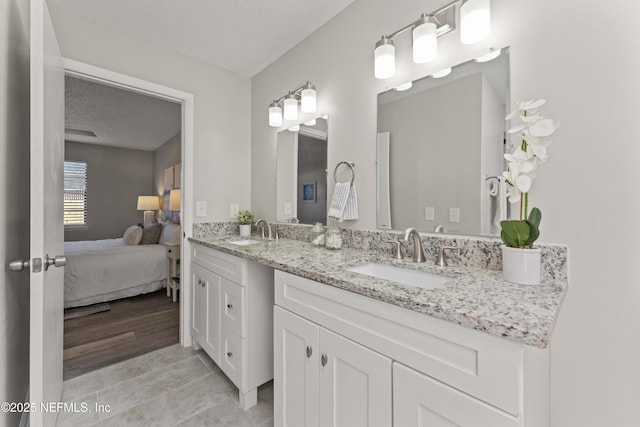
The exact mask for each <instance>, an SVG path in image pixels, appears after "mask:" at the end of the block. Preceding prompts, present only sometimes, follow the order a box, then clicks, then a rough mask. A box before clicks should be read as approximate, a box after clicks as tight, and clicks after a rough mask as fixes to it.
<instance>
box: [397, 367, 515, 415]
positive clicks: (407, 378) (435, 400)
mask: <svg viewBox="0 0 640 427" xmlns="http://www.w3.org/2000/svg"><path fill="white" fill-rule="evenodd" d="M518 425H519V424H518V421H517V419H515V418H514V417H513V416H511V415H509V414H507V413H505V412H502V411H500V410H499V409H496V408H495V407H493V406H490V405H487V404H486V403H484V402H481V401H479V400H477V399H475V398H473V397H471V396H469V395H467V394H465V393H462V392H460V391H458V390H456V389H453V388H451V387H448V386H447V385H445V384H443V383H441V382H439V381H436V380H434V379H433V378H431V377H428V376H426V375H424V374H422V373H420V372H417V371H415V370H413V369H411V368H408V367H406V366H404V365H402V364H400V363H398V362H394V363H393V426H394V427H454V426H456V427H459V426H463V427H464V426H470V427H471V426H491V427H516V426H518Z"/></svg>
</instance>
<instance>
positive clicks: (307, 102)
mask: <svg viewBox="0 0 640 427" xmlns="http://www.w3.org/2000/svg"><path fill="white" fill-rule="evenodd" d="M316 93H317V92H316V87H315V86H314V85H312V84H311V82H309V81H308V82H306V83H305V84H303V85H302V86H300V87H298V88H296V89H295V90H292V91H291V92H287V94H286V95H283V96H281V97H280V98H278V99H274V100H273V102H272V103H271V104H270V105H269V126H273V127H279V126H282V109H281V108H280V105H279V104H280V103H283V106H284V119H285V120H296V119H297V111H298V107H300V108H301V111H302V112H303V113H315V112H316ZM294 99H295V103H296V105H295V108H296V118H292V117H293V100H294ZM298 99H300V100H301V101H302V102H298ZM287 100H288V102H287ZM287 104H288V105H287ZM278 116H279V117H280V118H279V119H278Z"/></svg>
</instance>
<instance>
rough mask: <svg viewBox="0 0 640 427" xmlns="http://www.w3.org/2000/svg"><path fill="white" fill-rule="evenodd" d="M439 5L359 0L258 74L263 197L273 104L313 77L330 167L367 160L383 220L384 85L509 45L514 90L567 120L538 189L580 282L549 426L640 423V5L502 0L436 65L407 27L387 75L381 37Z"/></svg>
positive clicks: (574, 284)
mask: <svg viewBox="0 0 640 427" xmlns="http://www.w3.org/2000/svg"><path fill="white" fill-rule="evenodd" d="M442 3H443V2H441V1H436V0H405V1H403V2H388V1H383V0H356V1H355V2H354V3H353V4H352V5H351V6H350V7H349V8H347V9H346V10H345V11H344V12H343V13H341V14H340V15H338V16H336V17H335V18H334V19H333V20H332V21H330V22H329V23H327V24H326V25H325V26H323V27H322V28H320V29H319V30H318V31H316V32H315V33H314V34H312V35H311V36H309V37H308V38H307V39H306V40H305V41H303V42H302V43H301V44H299V45H298V46H296V47H295V48H293V49H291V50H290V51H289V52H288V53H286V54H285V55H283V56H282V57H281V58H280V59H279V60H278V61H276V62H275V63H274V64H272V65H271V66H270V67H268V68H267V69H265V70H264V71H263V72H261V73H260V74H258V75H257V76H255V77H254V78H253V80H252V104H251V108H252V126H251V129H252V136H251V138H252V150H251V156H252V159H253V162H252V164H253V173H252V176H251V189H252V207H253V209H254V210H255V211H256V212H257V213H258V214H259V216H262V217H266V218H274V217H275V153H276V150H275V145H276V131H277V130H276V129H273V128H270V127H269V126H268V123H267V108H268V106H269V103H270V102H271V101H272V100H273V99H274V98H277V97H279V96H282V95H283V94H285V93H286V92H287V91H288V90H291V89H294V88H296V87H298V86H299V85H300V84H302V83H304V82H305V81H306V80H310V81H311V82H313V83H314V84H315V85H316V86H317V89H318V105H319V109H320V111H322V112H326V113H328V114H329V116H330V120H331V127H330V129H329V170H332V168H333V167H334V166H335V164H336V163H337V162H338V161H340V160H355V161H356V170H357V174H358V182H359V183H361V185H358V196H359V205H360V218H361V219H360V220H359V221H357V222H356V223H355V224H354V225H353V226H354V227H357V228H360V229H373V228H375V212H376V209H375V186H374V185H373V183H374V182H375V165H374V161H375V155H376V153H375V141H376V134H375V133H376V94H377V93H378V92H380V91H382V90H384V89H386V88H388V87H391V86H395V85H397V84H399V83H401V82H404V81H408V80H414V79H415V78H417V77H419V76H422V75H424V74H426V73H428V72H430V71H434V70H438V69H441V68H443V67H444V66H445V65H451V64H455V63H459V62H462V61H463V60H466V59H468V58H470V57H472V56H475V55H477V54H478V53H480V52H484V51H486V50H488V48H489V47H490V46H497V47H501V46H506V45H510V46H511V47H512V49H511V82H512V86H511V94H512V100H513V101H516V100H526V99H531V98H541V97H543V98H546V99H547V101H548V103H547V105H546V106H545V109H544V111H545V112H546V113H547V114H548V115H550V116H552V117H554V118H557V119H560V120H561V121H562V127H561V128H560V130H559V131H558V132H557V133H556V134H555V136H554V142H553V144H552V146H551V147H550V156H551V157H550V160H549V161H548V163H547V164H545V165H543V167H541V169H540V172H539V174H538V178H537V180H536V182H535V183H534V187H533V190H532V192H531V201H532V203H533V204H534V205H536V206H538V207H540V208H541V210H542V213H543V220H542V237H541V241H543V242H553V243H562V244H566V245H568V246H569V274H570V289H569V292H568V295H567V297H566V300H565V301H564V305H563V307H562V310H561V313H560V316H559V319H558V321H557V325H556V328H555V329H556V330H555V334H554V336H553V338H552V340H551V417H552V418H551V420H552V425H553V426H556V427H564V426H577V425H579V426H598V427H599V426H605V425H606V426H632V425H637V423H638V420H639V419H640V405H638V402H640V363H638V360H640V332H639V331H640V280H639V279H640V273H639V272H638V269H637V263H638V260H639V259H640V246H639V245H638V244H637V235H638V231H637V228H636V225H635V224H636V222H637V221H636V220H637V217H638V214H640V198H638V197H637V192H638V190H639V189H640V184H638V183H639V182H640V167H638V165H637V159H638V158H639V157H640V141H638V139H639V138H638V136H637V129H636V127H637V126H636V123H637V121H638V118H637V115H638V113H639V112H640V96H638V94H640V78H638V76H640V61H638V59H637V54H638V52H640V26H638V25H637V23H636V22H635V21H636V19H637V16H638V15H639V14H640V3H638V2H628V1H623V0H612V1H604V0H599V1H595V0H593V1H589V2H586V3H585V2H584V1H579V0H564V1H562V2H558V1H553V0H536V1H534V0H521V1H513V0H493V1H492V18H493V22H492V27H493V31H492V35H491V37H490V39H489V40H488V41H485V42H482V43H481V44H480V45H475V46H463V45H461V44H460V43H459V42H458V39H457V33H454V34H451V35H448V36H445V37H443V38H442V39H441V43H440V57H439V59H438V60H437V61H436V63H434V64H426V65H421V66H418V65H414V64H411V59H410V57H411V55H410V51H409V49H410V40H409V39H408V38H399V39H398V40H397V42H396V49H397V56H398V63H397V68H398V73H397V76H396V78H394V79H392V80H390V81H377V80H376V79H375V78H374V77H373V49H374V45H375V43H376V41H377V40H378V39H379V38H380V35H381V34H383V33H390V32H392V31H395V30H396V29H398V28H400V27H402V26H404V25H406V24H408V23H409V22H411V21H413V20H415V19H417V18H418V17H419V16H420V13H422V12H429V11H430V10H433V9H436V8H437V7H439V6H441V5H442ZM594 28H598V29H599V30H594ZM365 183H371V184H369V185H365ZM331 184H332V183H331V182H330V183H329V185H330V189H329V194H331V190H332V187H331Z"/></svg>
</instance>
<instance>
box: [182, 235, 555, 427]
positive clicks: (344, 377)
mask: <svg viewBox="0 0 640 427" xmlns="http://www.w3.org/2000/svg"><path fill="white" fill-rule="evenodd" d="M235 239H237V237H236V238H235ZM229 240H233V238H230V239H229V238H226V239H215V238H211V239H208V238H205V239H192V241H193V242H195V243H198V244H195V245H193V247H194V256H193V263H194V265H193V269H194V277H193V279H194V281H195V282H194V283H195V284H194V285H193V286H195V287H196V288H197V287H198V280H202V278H201V276H202V275H204V272H203V270H202V269H201V267H202V261H199V259H200V260H201V259H202V258H203V256H204V255H203V254H208V255H207V256H209V257H214V258H215V259H225V260H226V261H225V263H226V267H225V268H226V269H227V270H229V271H232V270H233V269H234V268H236V267H232V266H234V265H245V266H246V269H247V271H250V270H251V269H252V268H255V269H257V270H258V271H262V273H261V274H258V275H257V277H259V279H258V281H260V282H261V283H260V284H259V283H258V281H253V280H251V278H250V277H251V273H248V276H245V277H248V280H247V281H246V282H245V283H247V285H246V286H248V287H251V286H254V288H247V289H246V290H245V295H252V293H251V292H252V291H253V290H255V289H256V288H260V289H261V290H260V292H263V293H265V294H266V295H267V297H265V301H266V302H265V303H264V304H262V303H261V308H259V310H260V311H262V310H266V308H265V307H267V305H268V306H269V308H270V309H271V310H272V312H273V323H272V324H271V323H269V325H268V326H269V328H273V329H272V330H271V332H272V335H270V336H271V337H273V354H274V359H269V360H270V361H273V363H274V365H273V366H274V371H273V374H274V377H275V380H274V393H275V395H274V420H275V425H277V426H303V425H304V426H318V425H327V424H330V425H334V424H336V423H337V424H338V425H354V426H355V425H368V426H391V425H393V426H418V425H423V426H427V425H428V426H440V425H443V426H444V425H491V426H545V425H548V424H549V349H548V340H549V337H550V334H551V330H552V326H553V322H554V320H555V316H556V314H557V311H558V308H559V305H560V302H561V300H562V297H563V296H564V293H565V292H566V278H564V277H559V278H557V279H556V278H553V279H550V278H547V279H546V280H544V281H543V283H542V284H541V285H540V286H536V287H524V286H519V285H513V284H509V283H506V282H504V281H503V280H502V278H501V274H500V272H499V271H490V270H480V269H475V268H469V267H456V266H453V267H448V268H444V269H443V268H438V267H435V266H434V265H433V264H432V263H431V262H427V263H413V262H411V261H410V260H395V259H393V258H392V257H390V256H389V255H387V254H382V253H378V252H371V251H362V250H354V249H343V250H341V251H329V250H326V249H324V248H315V247H313V246H311V245H309V244H308V243H307V242H302V241H295V240H287V239H281V240H280V241H278V242H275V241H271V242H258V243H255V244H251V245H246V246H238V245H236V244H233V243H231V242H230V241H229ZM205 251H206V252H205ZM215 262H218V263H220V261H215ZM367 263H378V264H384V265H389V266H393V267H397V268H403V269H407V270H412V271H414V272H424V273H430V274H435V275H438V276H441V277H443V278H445V279H446V283H445V284H444V285H442V286H441V287H439V288H435V289H424V288H418V287H415V286H411V285H405V284H402V283H398V282H394V281H390V280H386V279H382V278H377V277H372V276H369V275H365V274H360V273H357V272H356V271H352V267H354V266H359V265H363V264H367ZM250 266H253V267H250ZM264 268H267V269H268V270H271V269H273V274H272V275H269V272H268V271H267V270H262V269H264ZM216 269H217V270H215V269H214V270H211V269H209V272H210V273H215V274H218V275H220V276H222V277H221V279H218V280H219V282H220V283H226V281H225V280H223V278H224V279H226V280H229V281H233V280H234V279H233V278H231V279H229V277H231V275H232V273H224V274H223V272H222V270H221V269H220V267H216ZM240 269H242V267H240ZM216 271H217V273H216ZM211 277H213V276H211ZM274 279H275V280H274ZM209 280H214V281H215V280H216V279H209ZM238 280H240V282H241V281H242V280H241V279H238ZM269 280H272V281H273V282H270V281H269ZM236 283H238V282H236ZM221 286H224V285H221ZM201 287H202V286H201ZM205 287H206V286H205ZM262 288H270V291H271V292H272V291H273V290H274V289H275V296H274V295H273V294H269V293H268V292H267V291H266V289H262ZM221 289H222V288H221ZM214 293H215V291H214ZM195 295H196V293H194V301H193V303H194V313H198V312H199V313H202V311H203V308H202V307H200V308H198V307H196V305H197V304H201V305H204V303H203V302H202V301H201V299H202V298H198V297H197V296H195ZM220 295H222V292H221V293H220ZM269 298H271V299H269ZM249 300H251V298H249ZM274 303H275V307H274V306H273V304H274ZM213 305H214V307H216V306H217V307H221V308H220V310H225V306H224V304H222V305H220V304H218V305H216V304H213ZM209 315H211V314H209ZM213 316H220V318H223V315H222V313H221V314H220V315H218V314H215V313H214V314H213ZM197 317H198V315H197V314H194V323H195V321H196V318H197ZM264 319H266V317H265V318H264ZM264 321H265V322H266V320H264ZM224 324H225V322H224V321H222V327H224ZM262 326H264V325H262ZM194 329H197V328H194ZM202 333H203V332H202V331H197V332H194V337H195V338H196V341H197V342H198V343H200V345H202V346H203V348H205V350H207V346H208V344H207V343H206V340H204V339H202V338H200V337H201V336H205V337H206V336H207V334H206V333H205V335H201V334H202ZM262 333H265V334H266V332H265V331H264V329H263V330H262ZM220 334H221V335H223V334H225V332H220ZM227 334H228V332H227ZM232 336H235V335H232ZM213 341H214V342H217V343H218V345H219V346H221V345H226V346H227V347H226V348H221V349H219V350H218V351H219V355H220V358H219V359H218V361H220V363H219V364H220V366H221V367H222V369H223V371H224V372H225V373H227V371H229V368H225V367H224V366H225V363H228V361H227V360H225V359H226V352H227V351H229V349H230V348H232V347H229V345H228V344H225V343H224V340H222V339H221V338H218V339H217V340H216V339H213ZM251 341H252V335H251V334H249V335H248V336H247V337H246V341H245V342H246V344H247V345H249V346H250V345H251ZM264 348H267V347H266V346H265V347H264ZM215 351H216V350H215V349H214V354H215ZM231 352H232V353H234V352H233V350H232V351H231ZM234 354H235V353H234ZM218 361H217V362H216V363H218ZM228 375H229V374H228ZM230 378H232V380H234V379H233V377H232V376H231V375H230ZM261 381H262V380H261ZM264 381H266V380H264ZM234 383H236V381H235V380H234ZM236 385H237V383H236ZM239 387H240V386H239ZM243 390H245V392H246V390H247V389H246V388H245V389H242V388H241V389H240V392H241V397H242V393H243ZM246 402H249V403H251V402H250V401H249V399H246V398H245V407H246V406H251V405H247V403H246ZM241 403H242V402H241Z"/></svg>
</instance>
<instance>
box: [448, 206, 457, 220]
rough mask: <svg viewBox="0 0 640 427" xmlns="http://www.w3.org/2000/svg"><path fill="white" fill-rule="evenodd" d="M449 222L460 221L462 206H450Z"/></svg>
mask: <svg viewBox="0 0 640 427" xmlns="http://www.w3.org/2000/svg"><path fill="white" fill-rule="evenodd" d="M449 222H460V208H449Z"/></svg>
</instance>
